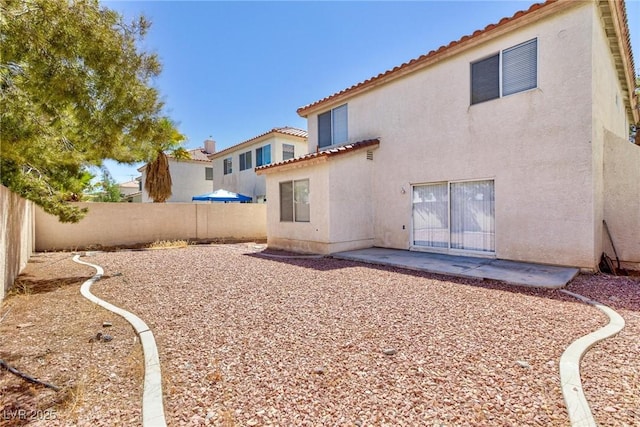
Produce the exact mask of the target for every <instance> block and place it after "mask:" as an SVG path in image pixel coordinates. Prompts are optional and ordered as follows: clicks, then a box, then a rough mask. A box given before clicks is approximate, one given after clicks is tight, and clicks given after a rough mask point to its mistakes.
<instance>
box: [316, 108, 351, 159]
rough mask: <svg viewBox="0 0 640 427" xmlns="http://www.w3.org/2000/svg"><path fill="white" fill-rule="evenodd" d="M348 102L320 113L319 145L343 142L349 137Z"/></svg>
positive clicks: (325, 145) (324, 145)
mask: <svg viewBox="0 0 640 427" xmlns="http://www.w3.org/2000/svg"><path fill="white" fill-rule="evenodd" d="M347 117H348V109H347V104H344V105H341V106H339V107H336V108H334V109H332V110H330V111H327V112H325V113H322V114H319V115H318V147H320V148H322V147H328V146H330V145H336V144H342V143H344V142H347V140H348V139H349V136H348V134H349V132H348V120H347Z"/></svg>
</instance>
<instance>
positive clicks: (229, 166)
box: [224, 157, 233, 175]
mask: <svg viewBox="0 0 640 427" xmlns="http://www.w3.org/2000/svg"><path fill="white" fill-rule="evenodd" d="M232 165H233V163H232V161H231V157H227V158H226V159H224V174H225V175H229V174H230V173H231V172H232V171H233V168H232Z"/></svg>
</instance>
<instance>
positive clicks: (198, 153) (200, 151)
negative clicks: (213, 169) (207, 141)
mask: <svg viewBox="0 0 640 427" xmlns="http://www.w3.org/2000/svg"><path fill="white" fill-rule="evenodd" d="M187 152H188V153H189V155H190V156H191V159H189V160H195V161H198V162H210V161H211V160H209V156H210V154H208V153H207V152H206V151H204V148H194V149H192V150H187ZM168 157H169V158H170V159H173V156H171V155H168ZM173 160H175V159H173ZM187 161H188V160H187Z"/></svg>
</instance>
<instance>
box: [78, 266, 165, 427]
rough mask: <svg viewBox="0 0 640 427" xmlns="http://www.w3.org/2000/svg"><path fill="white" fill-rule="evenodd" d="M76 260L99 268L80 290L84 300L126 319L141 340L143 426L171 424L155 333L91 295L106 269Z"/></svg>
mask: <svg viewBox="0 0 640 427" xmlns="http://www.w3.org/2000/svg"><path fill="white" fill-rule="evenodd" d="M73 261H75V262H77V263H78V264H84V265H88V266H89V267H93V268H95V269H96V274H95V275H94V276H93V277H92V278H91V279H89V280H87V281H86V282H84V283H83V284H82V286H81V287H80V293H81V294H82V296H83V297H85V298H86V299H88V300H89V301H91V302H94V303H96V304H98V305H99V306H100V307H103V308H105V309H107V310H109V311H111V312H113V313H116V314H117V315H119V316H121V317H124V319H125V320H126V321H127V322H129V323H130V324H131V326H133V329H135V331H136V333H137V334H138V336H139V337H140V343H141V344H142V352H143V354H144V387H143V392H142V425H143V426H144V427H151V426H153V427H155V426H158V427H162V426H166V425H167V422H166V420H165V418H164V406H163V402H162V376H161V373H160V358H159V357H158V348H157V347H156V340H155V339H154V338H153V332H151V330H150V329H149V327H148V326H147V324H146V323H144V321H142V319H140V318H139V317H138V316H136V315H135V314H133V313H130V312H128V311H126V310H123V309H121V308H119V307H116V306H115V305H113V304H109V303H108V302H106V301H104V300H101V299H100V298H98V297H96V296H95V295H93V294H92V293H91V290H90V289H91V285H93V284H94V283H95V282H97V281H98V280H100V278H101V277H102V275H103V274H104V270H103V269H102V267H100V266H99V265H95V264H91V263H88V262H85V261H81V260H80V255H75V256H74V257H73Z"/></svg>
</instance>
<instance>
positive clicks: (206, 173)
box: [204, 168, 213, 181]
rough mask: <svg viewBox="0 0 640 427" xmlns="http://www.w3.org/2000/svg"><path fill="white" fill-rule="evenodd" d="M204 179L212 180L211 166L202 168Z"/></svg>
mask: <svg viewBox="0 0 640 427" xmlns="http://www.w3.org/2000/svg"><path fill="white" fill-rule="evenodd" d="M204 179H205V180H207V181H213V168H204Z"/></svg>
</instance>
